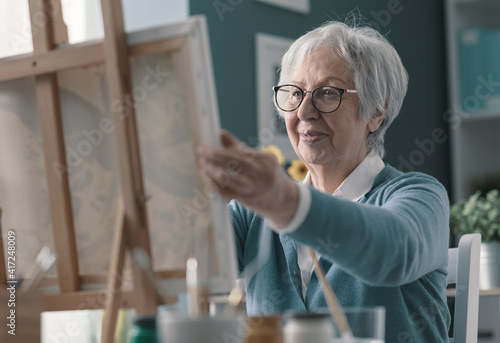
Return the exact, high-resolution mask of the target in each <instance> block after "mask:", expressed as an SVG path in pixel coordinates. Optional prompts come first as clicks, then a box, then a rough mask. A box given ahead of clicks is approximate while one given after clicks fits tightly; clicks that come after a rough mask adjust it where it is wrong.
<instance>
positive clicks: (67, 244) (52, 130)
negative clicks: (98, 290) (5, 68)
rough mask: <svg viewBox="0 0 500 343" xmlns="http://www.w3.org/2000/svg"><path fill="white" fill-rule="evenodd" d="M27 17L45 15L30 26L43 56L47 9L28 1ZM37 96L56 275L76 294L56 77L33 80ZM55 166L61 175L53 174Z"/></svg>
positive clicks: (48, 38) (48, 39)
mask: <svg viewBox="0 0 500 343" xmlns="http://www.w3.org/2000/svg"><path fill="white" fill-rule="evenodd" d="M29 9H30V16H31V18H32V20H33V18H35V17H37V16H40V15H44V16H45V19H46V21H45V25H43V26H41V27H40V25H36V23H33V24H32V31H33V51H34V53H35V54H38V53H46V52H48V51H49V50H51V49H52V47H53V35H52V32H51V31H52V28H51V20H52V18H51V17H50V16H48V15H47V13H49V8H48V4H47V1H45V0H29ZM35 83H36V96H37V103H38V112H39V116H40V125H41V131H42V137H43V148H44V158H45V168H46V172H47V184H48V189H49V199H50V210H51V217H52V232H53V235H54V244H55V249H56V251H57V255H58V257H59V262H58V264H57V272H58V276H59V287H60V289H61V291H62V292H67V291H76V290H78V289H79V288H80V285H79V277H78V274H79V271H78V257H77V249H76V240H75V228H74V221H73V210H72V206H71V193H70V189H69V177H68V173H67V172H66V151H65V149H64V146H65V144H64V133H63V125H62V118H61V109H60V103H59V87H58V85H57V78H56V75H55V74H48V75H43V76H38V77H36V78H35ZM54 166H56V167H57V168H59V169H58V170H59V171H60V170H61V169H62V170H63V171H60V172H56V170H55V169H54Z"/></svg>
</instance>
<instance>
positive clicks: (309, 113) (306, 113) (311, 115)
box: [297, 92, 320, 120]
mask: <svg viewBox="0 0 500 343" xmlns="http://www.w3.org/2000/svg"><path fill="white" fill-rule="evenodd" d="M308 93H309V94H308ZM319 116H320V113H319V111H318V110H317V109H316V107H314V105H313V100H312V94H311V92H304V98H303V99H302V103H301V104H300V106H299V108H298V109H297V117H298V118H299V119H300V120H309V119H318V118H319Z"/></svg>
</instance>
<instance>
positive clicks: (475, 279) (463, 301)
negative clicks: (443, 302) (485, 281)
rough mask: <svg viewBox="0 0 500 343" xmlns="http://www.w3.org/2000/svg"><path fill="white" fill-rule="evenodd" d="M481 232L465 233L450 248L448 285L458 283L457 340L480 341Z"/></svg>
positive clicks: (474, 342) (456, 341)
mask: <svg viewBox="0 0 500 343" xmlns="http://www.w3.org/2000/svg"><path fill="white" fill-rule="evenodd" d="M480 249H481V235H480V234H467V235H463V236H462V238H461V239H460V242H459V244H458V248H451V249H449V250H448V277H447V281H448V284H452V283H454V284H456V287H455V290H456V294H455V311H454V320H453V340H452V341H450V342H453V343H477V324H478V315H479V252H480Z"/></svg>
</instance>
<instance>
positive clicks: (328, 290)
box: [307, 248, 352, 337]
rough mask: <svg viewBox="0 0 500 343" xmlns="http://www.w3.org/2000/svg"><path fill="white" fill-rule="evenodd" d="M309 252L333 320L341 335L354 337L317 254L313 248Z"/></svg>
mask: <svg viewBox="0 0 500 343" xmlns="http://www.w3.org/2000/svg"><path fill="white" fill-rule="evenodd" d="M307 250H308V251H309V255H310V256H311V259H312V261H313V264H314V272H315V273H316V276H317V277H318V279H319V281H320V283H321V287H322V288H323V293H324V294H325V298H326V302H327V304H328V309H329V310H330V314H331V315H332V317H333V320H334V321H335V322H336V323H337V325H338V327H339V330H340V333H341V335H342V336H343V337H352V332H351V328H350V327H349V323H348V322H347V318H346V317H345V314H344V311H342V307H340V304H339V301H338V299H337V296H336V295H335V293H334V292H333V289H332V287H331V286H330V284H329V283H328V282H327V281H326V278H325V273H324V272H323V268H321V265H320V264H319V262H318V259H317V258H316V254H315V253H314V250H313V249H312V248H308V249H307Z"/></svg>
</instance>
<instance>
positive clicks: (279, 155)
mask: <svg viewBox="0 0 500 343" xmlns="http://www.w3.org/2000/svg"><path fill="white" fill-rule="evenodd" d="M260 151H263V152H268V153H271V154H273V155H274V156H276V158H277V159H278V162H279V164H280V165H282V166H284V165H285V156H283V153H282V152H281V150H280V148H278V147H277V146H276V145H273V144H271V145H268V146H266V147H265V148H262V149H260Z"/></svg>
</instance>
